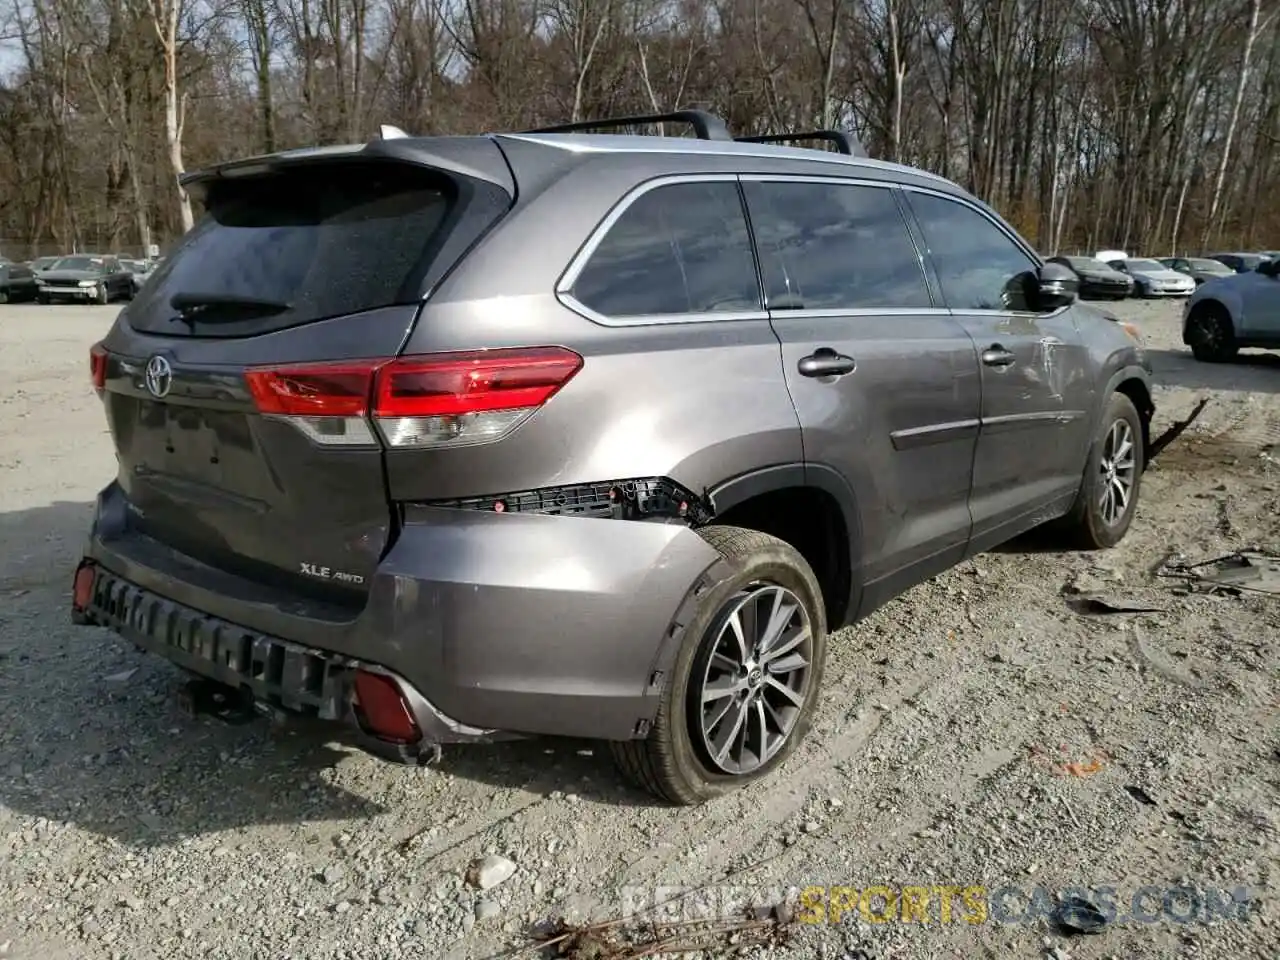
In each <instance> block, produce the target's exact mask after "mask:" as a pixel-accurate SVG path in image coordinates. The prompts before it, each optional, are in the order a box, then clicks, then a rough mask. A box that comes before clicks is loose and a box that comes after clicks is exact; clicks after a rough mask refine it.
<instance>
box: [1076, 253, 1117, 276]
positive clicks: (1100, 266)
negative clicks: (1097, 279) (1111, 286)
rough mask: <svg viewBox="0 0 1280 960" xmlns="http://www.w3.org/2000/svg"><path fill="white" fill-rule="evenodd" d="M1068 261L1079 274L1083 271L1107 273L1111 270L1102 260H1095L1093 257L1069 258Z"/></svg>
mask: <svg viewBox="0 0 1280 960" xmlns="http://www.w3.org/2000/svg"><path fill="white" fill-rule="evenodd" d="M1066 260H1067V263H1068V264H1069V265H1070V267H1071V269H1072V270H1075V271H1076V272H1077V273H1079V272H1080V271H1081V270H1097V271H1101V272H1106V271H1108V270H1110V269H1111V268H1110V267H1108V266H1107V265H1106V264H1105V263H1103V262H1102V261H1101V260H1095V259H1093V257H1067V258H1066Z"/></svg>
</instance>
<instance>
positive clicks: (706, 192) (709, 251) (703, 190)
mask: <svg viewBox="0 0 1280 960" xmlns="http://www.w3.org/2000/svg"><path fill="white" fill-rule="evenodd" d="M573 296H574V298H575V299H577V300H578V302H579V303H582V304H583V305H584V306H587V307H590V308H591V309H592V310H594V311H596V313H599V314H602V315H604V316H606V317H641V316H650V315H660V314H682V313H688V314H693V313H724V312H730V313H742V312H746V311H755V310H760V309H762V307H761V303H760V285H759V281H758V279H757V277H756V267H755V261H754V259H753V257H752V255H751V240H750V237H749V235H748V233H747V221H746V217H745V215H744V214H743V211H742V200H741V198H740V196H739V194H738V187H737V184H735V183H728V182H706V183H675V184H671V185H669V186H665V187H657V188H656V189H653V190H650V191H648V192H647V193H644V194H642V195H641V196H640V197H638V198H637V199H636V200H635V202H633V203H632V204H631V205H630V206H629V207H627V209H626V211H625V212H624V213H623V214H622V216H621V217H619V218H618V221H617V222H616V223H615V224H613V226H612V227H610V228H609V232H608V233H607V234H606V235H605V237H604V239H603V240H602V241H601V242H600V244H599V246H597V247H596V249H595V251H594V252H593V253H592V254H591V258H590V260H588V261H587V265H586V266H585V267H584V268H583V270H582V272H581V273H579V274H578V277H577V279H576V280H575V281H574V285H573Z"/></svg>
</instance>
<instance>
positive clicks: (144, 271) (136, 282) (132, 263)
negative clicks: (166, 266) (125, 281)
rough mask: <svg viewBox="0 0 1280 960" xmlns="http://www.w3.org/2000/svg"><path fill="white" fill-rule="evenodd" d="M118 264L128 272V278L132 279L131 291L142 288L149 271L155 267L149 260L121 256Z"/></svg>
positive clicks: (135, 291) (149, 273)
mask: <svg viewBox="0 0 1280 960" xmlns="http://www.w3.org/2000/svg"><path fill="white" fill-rule="evenodd" d="M120 266H121V267H123V268H124V269H125V270H126V271H127V272H128V274H129V278H130V280H132V281H133V292H134V293H137V292H138V291H139V290H140V289H141V288H142V285H143V284H144V283H146V282H147V277H149V276H150V275H151V271H152V270H154V269H155V266H156V265H155V264H154V263H152V262H151V261H150V260H134V259H131V258H129V259H123V258H122V259H121V260H120Z"/></svg>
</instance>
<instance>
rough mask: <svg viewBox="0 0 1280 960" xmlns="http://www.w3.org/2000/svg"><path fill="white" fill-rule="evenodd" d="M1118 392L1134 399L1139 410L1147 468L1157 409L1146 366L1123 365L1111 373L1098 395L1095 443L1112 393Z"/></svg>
mask: <svg viewBox="0 0 1280 960" xmlns="http://www.w3.org/2000/svg"><path fill="white" fill-rule="evenodd" d="M1116 393H1122V394H1124V395H1125V396H1126V397H1128V398H1129V399H1130V400H1132V401H1133V405H1134V407H1136V408H1137V410H1138V419H1139V420H1141V421H1142V450H1143V453H1144V456H1143V458H1142V463H1143V469H1144V470H1145V469H1146V464H1147V460H1148V458H1147V457H1146V456H1145V454H1146V452H1147V451H1148V450H1150V448H1151V420H1152V417H1154V416H1155V409H1156V408H1155V402H1154V401H1153V400H1152V398H1151V375H1150V374H1149V373H1148V372H1147V371H1146V370H1145V369H1144V368H1142V367H1139V366H1134V365H1129V366H1124V367H1121V368H1120V369H1119V370H1116V371H1115V372H1114V373H1112V374H1111V377H1110V378H1109V379H1108V380H1107V386H1106V388H1105V389H1104V390H1103V391H1102V392H1101V394H1100V395H1099V396H1098V409H1097V412H1096V413H1095V415H1094V443H1096V442H1097V432H1098V424H1099V422H1100V421H1101V418H1102V414H1103V411H1105V410H1106V408H1107V404H1108V403H1109V402H1110V401H1111V396H1112V394H1116Z"/></svg>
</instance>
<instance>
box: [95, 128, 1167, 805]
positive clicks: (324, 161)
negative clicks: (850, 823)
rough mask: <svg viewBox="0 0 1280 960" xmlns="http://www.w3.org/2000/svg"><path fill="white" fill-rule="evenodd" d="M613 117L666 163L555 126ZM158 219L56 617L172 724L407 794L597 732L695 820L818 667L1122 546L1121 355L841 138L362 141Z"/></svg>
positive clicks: (1131, 486)
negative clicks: (216, 707)
mask: <svg viewBox="0 0 1280 960" xmlns="http://www.w3.org/2000/svg"><path fill="white" fill-rule="evenodd" d="M655 120H662V121H665V122H667V123H668V124H675V123H677V122H685V123H689V124H691V125H692V126H693V128H694V132H695V133H696V136H694V137H680V136H630V135H620V134H617V133H595V134H591V133H586V132H584V131H585V130H586V129H589V128H590V129H609V128H613V129H624V128H626V127H628V126H631V127H634V126H635V125H637V124H639V123H641V122H654V121H655ZM805 138H811V139H813V138H825V139H827V140H830V141H833V142H834V143H835V144H836V145H837V147H838V148H839V150H840V152H832V151H828V150H815V149H804V148H798V147H793V146H785V145H781V144H782V143H784V142H791V141H796V140H802V139H805ZM184 182H185V184H186V187H187V189H188V190H189V191H190V192H191V193H192V194H193V195H194V196H195V197H196V198H197V199H199V200H200V201H201V202H202V203H203V205H204V207H205V209H206V213H205V215H204V217H203V219H202V220H201V221H200V222H199V224H198V225H197V226H196V228H195V229H194V230H192V231H191V232H190V233H189V234H188V235H187V236H186V237H185V238H184V239H183V241H182V242H181V244H180V246H179V248H178V249H176V250H175V251H174V252H173V255H172V256H170V257H169V258H167V259H166V260H165V262H164V263H163V264H162V265H160V266H159V267H158V268H157V269H156V271H155V272H154V274H153V275H152V277H151V278H150V280H149V282H148V283H147V284H146V286H144V287H143V288H142V290H141V291H140V292H139V295H138V297H137V299H136V300H134V301H133V302H132V303H130V304H129V305H128V306H127V307H125V309H124V310H123V311H122V312H121V313H120V316H119V318H118V319H117V320H116V322H115V324H114V326H113V327H112V328H111V330H110V332H109V333H108V335H107V336H106V338H105V339H104V340H103V341H102V342H101V343H100V344H98V345H96V346H95V347H94V348H93V350H92V352H91V357H90V365H91V370H92V376H93V382H94V386H95V388H96V390H97V392H98V394H99V395H100V396H101V399H102V403H103V405H104V408H105V411H106V416H107V421H108V423H109V425H110V429H111V434H112V436H113V439H114V443H115V448H116V451H117V459H118V473H117V476H116V478H115V479H114V480H113V481H112V482H111V483H110V484H109V485H108V486H107V487H106V488H105V489H104V490H103V491H102V493H101V495H100V496H99V499H98V503H97V509H96V513H95V516H94V520H93V526H92V531H91V535H90V538H89V541H88V545H87V548H86V550H85V555H84V559H83V560H82V562H81V563H80V566H79V568H78V569H77V571H76V575H75V582H74V599H73V616H74V618H75V619H76V620H77V622H81V623H93V624H99V625H103V626H106V627H109V628H111V629H112V630H115V631H117V632H118V633H119V634H121V635H123V636H124V637H126V638H128V639H129V640H131V641H132V642H134V643H135V644H137V645H138V646H140V647H142V648H145V649H146V650H150V651H153V652H155V653H157V654H159V655H161V656H163V657H166V658H168V659H169V660H171V661H172V662H174V663H176V664H177V665H178V666H180V667H182V668H184V669H185V670H187V671H189V672H190V673H192V674H194V675H196V677H197V678H198V679H195V680H193V681H191V683H192V684H193V685H194V686H199V689H201V690H203V691H204V693H206V694H207V693H209V691H210V689H212V690H213V691H214V695H213V696H212V698H211V700H207V701H203V702H206V705H207V703H209V702H214V703H220V704H222V705H223V707H226V706H227V704H229V703H231V704H238V705H239V706H246V707H247V709H248V710H249V712H251V713H252V712H253V708H254V707H257V708H260V709H263V710H268V711H270V710H285V711H298V712H302V713H304V714H308V715H311V716H318V717H321V718H325V719H331V720H337V721H343V722H345V723H347V724H349V726H350V730H351V734H352V736H354V737H355V738H357V739H358V741H359V742H360V743H362V744H363V745H364V746H366V747H367V748H368V749H370V750H373V751H375V752H378V753H380V754H382V755H384V756H387V757H389V758H391V759H396V760H401V761H405V762H425V761H427V760H429V759H432V758H434V757H436V756H438V754H439V745H440V744H441V743H458V742H466V741H485V740H496V739H503V738H514V737H523V736H531V735H567V736H574V737H592V738H598V739H601V740H605V741H609V742H610V743H611V744H612V745H613V752H614V754H615V756H616V758H617V760H618V762H619V764H620V766H621V768H622V769H623V771H624V772H625V773H626V774H628V775H629V776H630V777H631V778H633V779H634V780H635V781H637V782H638V783H639V784H641V785H643V786H644V787H646V788H648V789H650V790H652V791H654V792H655V793H657V794H659V795H660V796H662V797H664V798H666V799H668V800H670V801H673V802H677V803H697V802H700V801H703V800H705V799H707V798H709V797H712V796H715V795H716V794H718V793H721V792H723V791H725V790H727V789H730V788H733V787H736V786H738V785H740V784H743V783H745V782H747V781H750V780H752V779H753V778H756V777H760V776H762V775H764V774H765V773H767V772H768V771H770V770H772V769H773V768H775V767H777V766H778V764H780V763H781V762H782V761H783V760H784V759H785V758H786V757H787V755H788V754H789V753H790V751H791V750H793V749H794V748H795V746H796V744H797V742H798V741H799V740H800V739H801V737H802V736H803V735H804V732H805V730H806V728H807V727H808V726H809V723H810V720H811V718H812V715H813V713H814V710H815V704H816V703H817V700H818V695H819V687H820V683H821V678H822V667H823V658H824V656H825V653H826V645H827V642H828V640H827V638H828V634H829V631H833V630H836V629H837V628H839V627H842V626H844V625H846V624H851V623H853V622H855V621H857V620H859V619H860V618H862V617H865V616H866V615H867V614H868V613H869V612H871V611H872V610H874V609H876V607H878V606H879V605H881V604H883V603H884V602H886V601H887V600H889V599H891V598H893V597H895V596H897V595H899V594H901V593H902V592H903V591H905V590H906V589H908V588H909V587H910V586H912V585H913V584H916V583H919V582H920V581H922V580H925V579H927V578H929V577H932V576H934V575H936V574H938V573H940V572H942V571H944V570H946V569H947V568H948V567H951V566H952V565H954V564H956V563H958V562H960V561H961V560H963V559H964V558H966V557H971V556H973V555H974V554H976V553H979V552H981V551H984V550H987V549H989V548H991V547H993V546H995V545H997V544H999V543H1001V542H1002V541H1006V540H1009V539H1010V538H1011V537H1014V536H1015V535H1017V534H1020V533H1022V532H1023V531H1025V530H1028V529H1029V528H1032V527H1035V526H1038V525H1041V524H1045V523H1046V522H1049V521H1054V522H1055V524H1056V525H1057V526H1058V527H1060V528H1062V532H1063V533H1064V534H1066V535H1067V536H1068V537H1069V538H1071V539H1072V540H1073V541H1074V542H1075V543H1076V544H1077V545H1080V546H1082V547H1085V548H1105V547H1109V546H1111V545H1113V544H1115V543H1116V542H1117V541H1119V540H1120V539H1121V537H1123V536H1124V534H1125V531H1126V529H1127V528H1128V526H1129V523H1130V521H1131V519H1132V517H1133V514H1134V508H1135V504H1136V502H1137V498H1138V491H1139V484H1140V481H1141V477H1142V472H1143V469H1144V466H1145V462H1146V453H1147V447H1148V443H1149V441H1148V424H1149V422H1150V418H1151V414H1152V410H1153V408H1152V402H1151V393H1150V388H1149V378H1150V369H1149V367H1148V364H1147V361H1146V359H1145V356H1144V354H1143V351H1142V348H1141V346H1140V343H1139V342H1138V338H1137V335H1136V333H1135V331H1133V330H1132V329H1131V328H1128V327H1126V326H1124V325H1122V324H1120V323H1117V322H1115V321H1113V320H1111V319H1108V318H1107V317H1104V316H1102V315H1101V314H1098V313H1094V312H1092V311H1090V310H1089V309H1088V308H1087V307H1085V306H1083V305H1080V304H1077V303H1076V297H1075V293H1076V289H1075V284H1076V283H1077V279H1076V277H1075V275H1074V274H1073V273H1071V271H1070V270H1067V269H1066V268H1063V267H1061V266H1058V265H1055V264H1046V263H1044V262H1043V261H1042V260H1041V258H1040V257H1039V256H1038V255H1037V254H1036V253H1035V252H1034V251H1033V250H1032V248H1031V247H1030V246H1028V245H1027V244H1026V243H1025V242H1024V241H1023V240H1022V239H1021V238H1020V237H1019V236H1018V235H1017V233H1016V232H1015V231H1014V230H1012V229H1011V228H1010V227H1009V226H1008V225H1007V224H1006V223H1005V222H1004V221H1002V220H1001V219H1000V218H999V217H998V216H997V215H996V214H995V213H993V212H992V211H991V210H990V209H988V208H987V207H986V206H985V205H983V204H982V203H980V202H979V201H977V200H975V199H974V198H973V197H971V196H969V195H968V194H967V193H965V192H964V191H963V190H961V189H960V188H959V187H957V186H955V185H954V184H952V183H950V182H948V181H946V180H943V179H941V178H939V177H936V176H933V175H931V174H929V173H926V172H923V171H921V170H916V169H912V168H909V167H904V166H897V165H894V164H890V163H881V162H877V161H874V160H870V159H866V157H865V155H864V154H863V153H862V151H861V149H860V148H859V147H858V146H857V143H856V141H853V140H852V138H850V137H847V136H844V135H841V134H833V133H830V132H817V133H815V134H793V135H786V136H776V137H753V138H741V139H738V140H735V139H734V138H733V137H732V136H731V134H730V133H729V132H728V130H727V128H726V127H725V125H724V124H723V122H721V121H720V120H719V119H718V118H716V117H714V116H711V115H709V114H705V113H700V112H697V111H683V112H680V113H678V114H672V115H668V116H665V117H660V118H622V119H619V120H608V121H598V122H594V123H589V124H572V125H569V126H567V127H558V128H551V129H547V130H537V131H530V132H524V133H504V134H491V135H483V136H464V137H421V138H418V137H409V136H405V135H404V134H403V133H402V132H401V131H397V130H395V129H394V128H384V130H383V133H382V135H381V136H380V137H379V138H377V139H375V140H373V141H372V142H370V143H368V144H362V145H357V146H351V147H327V148H320V149H308V150H296V151H288V152H284V153H278V154H272V155H270V156H262V157H254V158H251V159H247V160H242V161H237V162H233V163H227V164H223V165H221V166H218V167H214V168H212V169H208V170H204V171H201V172H199V173H194V174H190V175H188V176H187V177H186V178H185V181H184Z"/></svg>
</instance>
